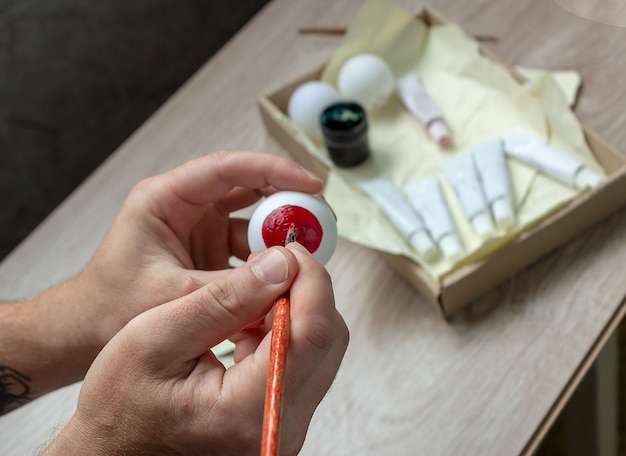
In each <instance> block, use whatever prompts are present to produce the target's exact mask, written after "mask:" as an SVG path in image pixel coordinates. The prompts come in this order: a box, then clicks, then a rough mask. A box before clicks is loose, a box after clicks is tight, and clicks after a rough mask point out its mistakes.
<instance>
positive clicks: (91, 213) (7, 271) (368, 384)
mask: <svg viewBox="0 0 626 456" xmlns="http://www.w3.org/2000/svg"><path fill="white" fill-rule="evenodd" d="M399 3H400V4H401V5H402V6H404V7H406V8H407V9H408V10H410V11H417V10H418V9H419V8H420V7H421V6H422V3H420V2H410V1H408V0H407V1H403V2H399ZM360 4H361V1H357V0H342V1H341V2H333V1H330V0H328V1H315V2H312V1H307V0H275V1H273V2H272V3H270V4H269V5H268V6H267V7H266V8H265V9H264V10H263V11H261V13H259V14H258V16H257V17H256V18H255V19H254V20H253V21H252V22H251V23H249V24H248V25H247V26H246V27H245V28H244V29H243V30H242V31H241V32H240V33H239V34H238V35H237V36H236V37H235V38H234V39H233V40H232V41H231V42H229V43H228V44H227V45H226V46H225V47H224V48H223V49H222V50H221V51H220V52H219V53H218V54H216V55H215V56H214V57H213V58H212V59H211V60H210V61H209V62H208V63H207V64H206V65H205V66H204V67H203V68H202V69H201V70H200V71H199V72H198V73H197V74H196V75H195V76H194V77H193V78H192V79H191V80H190V81H189V82H188V83H187V84H186V85H185V86H184V87H183V88H182V89H181V90H180V91H178V93H176V94H175V95H174V96H173V97H172V98H171V99H170V100H169V101H168V102H167V103H166V104H165V105H164V106H163V107H162V108H161V109H160V110H159V111H158V112H157V113H156V114H155V115H154V116H152V118H151V119H150V120H149V121H148V122H147V123H146V124H145V125H144V126H142V127H141V128H140V129H139V130H138V131H137V132H136V133H135V134H134V135H133V136H132V137H131V138H129V139H128V141H127V142H126V143H125V144H123V145H122V146H121V147H120V148H119V149H118V150H117V151H116V152H115V153H114V154H113V155H112V156H111V158H110V159H109V160H108V161H107V162H105V163H104V164H103V165H102V166H101V167H100V168H99V169H98V170H97V171H96V172H95V173H94V174H93V175H92V176H91V177H90V178H89V179H88V180H87V181H86V182H85V183H84V184H83V185H82V186H81V187H80V188H79V189H78V190H77V191H76V192H75V193H74V194H72V195H71V196H70V197H69V198H68V199H67V200H66V201H65V202H64V203H63V204H62V205H61V206H60V207H59V208H58V209H57V210H56V212H54V213H53V214H52V215H51V216H50V217H49V218H48V219H47V220H46V221H45V222H44V223H43V224H42V225H41V226H40V227H39V228H38V229H36V230H35V231H34V232H33V233H32V235H31V236H30V237H29V238H28V239H27V240H26V241H25V242H24V243H23V244H22V245H20V246H19V247H18V248H17V249H16V250H15V251H14V252H13V253H12V254H11V255H10V256H9V257H8V258H7V259H6V260H5V261H4V262H3V263H2V264H1V265H0V290H2V298H5V299H8V298H13V297H20V296H24V295H29V294H32V293H34V292H36V291H38V290H41V289H43V288H45V287H48V286H50V285H52V284H54V283H57V282H59V281H61V280H63V279H65V278H66V277H68V276H70V275H71V274H73V273H75V272H76V271H78V270H79V269H80V268H81V267H82V266H83V265H84V264H85V262H86V261H87V260H88V258H89V257H90V255H91V254H92V252H93V251H94V249H95V247H96V245H97V244H98V242H99V241H100V239H101V237H102V235H103V233H104V232H105V230H106V229H107V226H108V225H109V223H110V222H111V220H112V219H113V217H114V216H115V214H116V213H117V211H118V210H119V208H120V205H121V203H122V201H123V199H124V197H125V195H126V194H127V193H128V191H129V190H130V189H131V187H132V186H133V185H134V184H135V183H136V182H137V181H138V180H140V179H141V178H143V177H145V176H149V175H152V174H154V173H157V172H161V171H164V170H167V169H169V168H172V167H173V166H175V165H177V164H179V163H181V162H183V161H186V160H188V159H190V158H192V157H196V156H198V155H201V154H203V153H206V152H209V151H213V150H217V149H222V148H249V149H261V150H269V151H274V152H276V153H281V154H283V153H285V152H284V151H282V150H281V149H280V148H279V147H278V146H277V144H276V143H275V142H273V140H272V139H271V138H270V137H269V136H268V135H267V133H266V131H265V130H264V128H263V126H262V123H261V120H260V116H259V114H258V111H257V109H256V106H255V99H256V97H257V96H258V95H259V94H260V93H262V92H265V91H266V90H268V89H271V88H275V87H276V86H278V85H280V84H282V83H283V82H284V81H287V80H290V79H292V78H293V77H295V76H297V75H299V74H302V73H303V72H305V71H307V70H309V69H310V68H311V67H313V66H315V65H318V64H319V63H321V62H322V61H324V60H326V59H327V58H328V57H329V56H330V55H331V54H332V52H333V51H334V50H335V49H336V47H337V46H338V44H339V42H340V37H338V36H329V35H300V34H298V27H300V26H306V25H345V24H348V23H349V22H350V21H351V20H352V18H353V17H354V15H355V13H356V12H357V10H358V8H359V7H360ZM431 5H432V6H434V7H435V8H436V9H438V10H439V11H441V12H442V13H443V14H444V15H446V16H447V17H448V18H450V19H451V20H453V21H455V22H459V23H460V24H461V25H462V26H463V27H464V28H465V29H466V30H467V31H468V32H471V33H480V34H489V35H496V36H498V37H499V42H498V43H491V44H487V46H488V47H490V48H492V50H494V51H495V52H496V53H497V54H498V55H499V56H500V57H502V58H503V60H505V61H507V62H509V63H511V64H522V65H525V66H531V67H540V68H549V69H575V70H578V71H580V73H581V74H582V77H583V80H584V89H583V91H582V94H581V99H580V101H579V103H578V106H577V113H578V114H579V116H580V117H581V118H582V120H583V121H584V122H586V123H587V124H589V125H590V126H591V127H592V128H594V129H596V130H597V131H598V132H599V133H600V134H601V135H603V136H604V137H605V138H607V139H608V140H609V141H610V142H612V143H613V144H615V145H616V146H617V147H618V148H619V149H620V150H626V129H624V128H623V125H624V122H625V121H626V109H624V107H625V106H626V86H625V85H624V84H623V83H622V80H623V75H624V74H626V57H624V56H625V55H626V54H624V53H622V52H621V50H622V49H623V44H622V43H624V42H626V30H625V29H623V28H618V27H611V26H605V25H602V24H598V23H594V22H590V21H586V20H584V19H581V18H579V17H577V16H574V15H571V14H569V13H567V12H565V11H564V10H563V9H561V8H560V7H559V6H557V5H556V4H555V3H553V2H549V1H546V0H528V1H524V2H520V1H517V0H499V1H491V2H490V1H487V0H475V1H473V2H466V1H463V0H435V1H433V2H431ZM164 65H167V62H164ZM85 153H88V151H85ZM624 265H626V212H625V211H624V210H622V211H621V212H619V213H618V214H616V215H614V216H613V217H611V218H610V219H608V220H606V221H605V222H603V223H602V224H600V225H599V226H597V227H596V228H594V229H592V230H589V231H587V232H585V233H584V234H583V235H581V236H580V237H579V238H578V239H577V240H576V241H574V242H572V243H570V244H569V245H568V246H567V247H565V248H561V249H558V250H557V251H555V252H553V253H552V254H550V255H549V256H547V257H546V258H544V259H542V260H541V261H539V262H538V263H536V264H535V265H533V266H532V267H530V268H528V269H527V270H525V271H524V272H522V273H520V274H518V275H517V276H515V277H513V278H511V279H510V280H509V281H508V282H506V283H505V284H503V285H502V286H500V287H499V288H497V289H496V290H494V291H493V292H492V293H490V294H488V295H487V296H485V297H484V298H482V299H480V300H479V301H477V302H476V303H475V304H473V305H472V306H470V307H469V308H468V310H467V311H465V312H462V313H461V314H459V315H458V316H457V317H456V318H454V319H453V320H452V321H450V322H446V321H444V320H443V319H442V318H441V316H440V315H439V314H438V313H437V312H435V311H434V310H433V309H432V308H431V307H430V306H429V305H428V304H426V302H425V301H424V300H423V299H422V298H421V297H420V296H419V295H418V294H416V293H415V292H414V291H413V290H412V289H411V288H409V287H408V286H407V285H406V284H405V283H404V282H402V281H401V280H400V279H399V278H398V277H397V276H396V275H395V274H394V273H393V272H392V271H391V270H390V269H389V268H388V267H387V266H386V264H385V263H383V262H382V261H380V258H379V256H378V254H377V253H375V252H373V251H369V250H367V249H365V248H363V247H360V246H357V245H354V244H352V243H350V242H347V241H340V243H339V246H338V249H337V252H336V254H335V256H334V258H333V259H332V260H331V262H330V264H329V266H328V268H329V270H330V272H331V274H332V276H333V281H334V284H335V291H336V297H337V304H338V306H339V308H340V309H341V311H342V312H343V314H344V316H345V318H346V320H347V322H348V325H349V326H350V328H351V334H352V339H351V344H350V347H349V349H348V352H347V355H346V358H345V361H344V363H343V365H342V368H341V370H340V372H339V375H338V377H337V379H336V382H335V384H334V385H333V387H332V389H331V391H330V393H329V394H328V396H327V398H326V399H325V400H324V401H323V402H322V404H321V405H320V407H319V409H318V411H317V413H316V415H315V417H314V419H313V422H312V425H311V428H310V431H309V434H308V438H307V441H306V443H305V446H304V449H303V452H302V453H303V454H312V455H323V454H333V455H336V454H340V455H344V454H346V455H348V454H349V455H352V454H359V455H362V454H385V455H390V454H394V455H396V454H397V455H406V454H428V455H442V454H443V455H457V454H464V455H484V454H516V453H530V452H532V451H533V450H534V449H536V448H537V446H538V444H539V442H540V441H541V438H542V437H543V436H544V435H545V433H546V431H547V429H548V428H549V425H550V424H551V423H552V422H553V420H554V419H555V417H556V416H557V415H558V413H559V411H560V410H561V409H562V407H563V405H564V404H565V402H566V401H567V398H568V397H569V396H570V394H571V393H572V391H573V390H574V389H575V387H576V386H577V384H578V383H579V382H580V380H581V378H582V377H583V375H584V374H585V372H586V371H587V370H588V369H589V368H590V366H591V365H592V363H593V361H594V359H595V358H596V356H597V355H598V353H599V351H600V349H601V348H602V346H603V345H604V344H605V342H606V340H607V339H608V337H609V336H610V335H611V334H612V332H613V331H614V329H615V328H616V326H617V324H618V323H619V321H620V320H621V318H622V315H623V313H624V309H625V306H624V302H625V301H624V300H625V296H626V280H624ZM78 388H79V385H73V386H70V387H68V388H66V389H64V390H60V391H58V392H55V393H52V394H50V395H48V396H46V397H44V398H42V399H40V400H38V401H35V402H34V403H32V404H29V405H28V406H26V407H24V408H22V409H20V410H17V411H15V412H13V413H11V414H9V415H7V416H5V417H3V418H1V419H0V453H1V454H3V455H23V454H30V453H31V452H32V449H33V448H37V446H38V445H40V444H42V443H45V440H46V439H47V438H48V437H49V436H51V435H53V431H54V428H55V427H57V428H58V427H59V426H60V425H62V423H63V421H64V420H65V419H67V417H68V416H70V414H71V413H72V410H73V408H74V406H75V401H76V395H77V392H78Z"/></svg>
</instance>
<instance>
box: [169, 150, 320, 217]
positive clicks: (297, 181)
mask: <svg viewBox="0 0 626 456" xmlns="http://www.w3.org/2000/svg"><path fill="white" fill-rule="evenodd" d="M162 177H163V181H164V182H163V185H164V188H166V189H167V190H168V195H169V196H170V198H171V199H170V201H169V202H166V204H167V203H170V204H172V203H178V202H179V201H184V202H186V203H189V204H193V205H203V204H207V203H210V202H213V201H216V200H217V199H219V198H220V197H222V196H224V195H226V194H227V193H228V192H230V191H231V189H233V188H235V187H245V188H255V189H261V188H265V187H270V186H272V187H275V188H276V189H279V190H294V191H302V192H306V193H316V192H319V191H321V188H322V181H321V180H320V179H319V178H318V177H315V176H313V175H312V174H311V173H309V172H307V171H305V170H304V168H302V166H300V165H299V164H297V163H296V162H294V161H292V160H290V159H288V158H284V157H279V156H277V155H271V154H266V153H262V152H252V151H220V152H215V153H213V154H209V155H206V156H204V157H201V158H198V159H196V160H192V161H190V162H187V163H185V164H183V165H181V166H179V167H178V168H175V169H174V170H172V171H170V172H169V173H166V174H164V175H162ZM168 195H164V196H166V197H167V196H168Z"/></svg>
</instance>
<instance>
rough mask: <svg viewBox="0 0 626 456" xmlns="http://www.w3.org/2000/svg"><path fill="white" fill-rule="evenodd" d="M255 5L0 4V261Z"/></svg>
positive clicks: (144, 1) (185, 0)
mask: <svg viewBox="0 0 626 456" xmlns="http://www.w3.org/2000/svg"><path fill="white" fill-rule="evenodd" d="M265 3H267V0H241V1H227V0H182V1H171V0H98V1H92V0H0V259H2V258H4V256H6V254H7V253H9V252H10V251H11V250H12V249H13V248H14V247H15V246H16V245H17V244H18V243H19V242H20V241H21V240H22V239H23V238H24V237H25V236H26V235H27V234H28V233H29V232H30V231H31V230H32V229H33V228H34V227H35V226H36V225H37V224H38V223H39V222H41V221H42V220H43V218H45V216H46V215H47V214H49V213H50V211H51V210H53V209H54V208H55V207H56V206H57V205H58V204H59V203H60V202H61V201H62V200H63V199H64V198H65V197H66V196H67V195H68V194H69V193H70V192H71V191H72V190H73V189H74V188H75V187H76V186H77V185H78V184H79V183H80V182H81V181H82V180H83V179H84V178H85V177H87V175H88V174H89V173H91V171H93V170H94V168H96V167H97V166H98V165H99V164H100V163H101V162H102V161H103V160H104V159H105V158H106V157H107V156H108V155H109V154H110V153H111V152H113V151H114V150H115V149H116V148H117V146H119V145H120V144H121V143H122V142H123V141H124V140H125V139H126V138H127V137H128V136H129V135H130V134H131V133H132V132H133V131H134V130H135V129H136V128H137V127H138V126H139V125H141V123H143V122H144V121H145V119H146V118H147V117H148V116H149V115H150V114H151V113H152V112H154V110H155V109H157V108H158V107H159V106H160V105H161V104H162V103H163V102H164V101H165V100H166V99H167V98H168V97H169V96H170V95H171V94H172V93H173V92H174V91H175V90H176V89H177V88H178V87H179V86H180V85H181V84H182V83H184V82H185V81H186V80H187V79H188V78H189V77H190V76H191V75H192V74H193V73H194V72H195V71H196V70H197V69H198V68H199V67H200V66H201V65H202V64H203V63H204V62H205V61H206V60H207V59H208V58H210V57H211V55H212V54H213V53H214V52H215V51H217V50H218V49H219V48H220V47H221V46H222V45H223V44H224V43H225V42H226V41H227V40H228V39H229V38H230V37H231V36H232V35H234V34H235V33H236V32H237V30H239V28H241V27H242V26H243V25H244V24H245V23H246V22H247V21H248V20H249V19H250V18H251V17H252V16H253V15H254V14H255V13H256V12H257V11H258V10H259V9H261V8H262V7H263V5H264V4H265Z"/></svg>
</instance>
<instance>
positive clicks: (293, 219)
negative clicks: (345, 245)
mask: <svg viewBox="0 0 626 456" xmlns="http://www.w3.org/2000/svg"><path fill="white" fill-rule="evenodd" d="M289 236H293V237H295V239H294V240H295V241H297V242H298V243H300V244H302V246H304V247H305V248H306V249H307V250H308V251H309V252H311V253H312V254H313V255H314V256H315V257H316V258H317V259H318V260H320V262H321V263H323V264H325V263H327V262H328V260H330V257H331V256H332V255H333V252H334V251H335V247H336V245H337V222H336V220H335V215H334V214H333V211H332V210H331V209H330V207H329V206H328V204H326V203H325V202H324V201H322V200H321V199H319V198H317V197H315V196H313V195H309V194H307V193H300V192H277V193H274V194H272V195H270V196H268V197H267V198H265V199H264V200H263V201H261V203H260V204H259V205H258V206H257V208H256V209H255V211H254V213H253V214H252V217H251V218H250V223H249V225H248V244H249V245H250V250H251V251H253V252H254V251H259V250H265V249H268V248H270V247H272V246H274V245H285V243H286V240H287V238H288V237H289Z"/></svg>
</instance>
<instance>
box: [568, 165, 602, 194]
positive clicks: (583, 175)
mask: <svg viewBox="0 0 626 456" xmlns="http://www.w3.org/2000/svg"><path fill="white" fill-rule="evenodd" d="M600 180H601V177H600V176H599V175H597V174H596V173H594V172H593V171H591V170H590V169H589V168H581V170H580V171H578V173H577V174H576V179H575V181H574V184H575V185H576V188H577V189H579V190H583V189H585V188H594V187H597V186H598V184H599V183H600Z"/></svg>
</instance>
